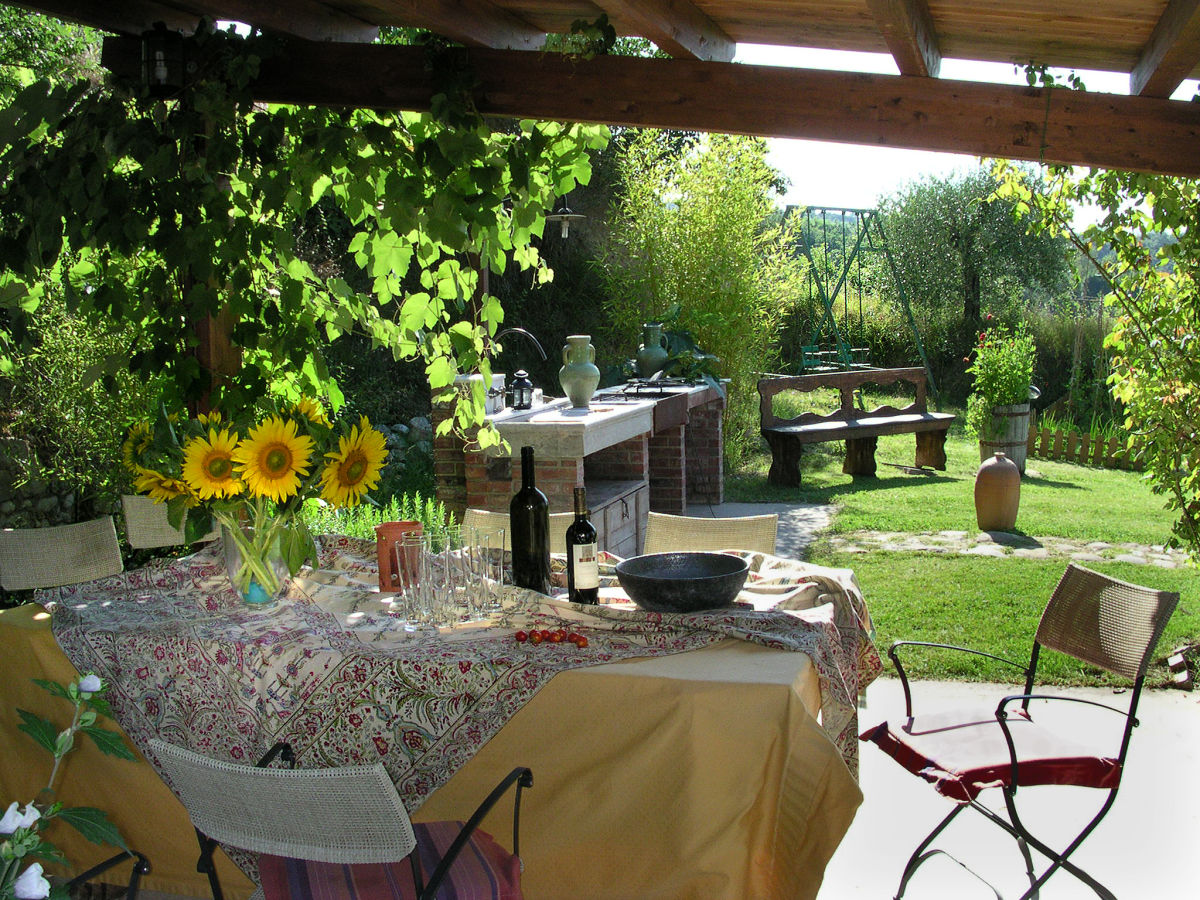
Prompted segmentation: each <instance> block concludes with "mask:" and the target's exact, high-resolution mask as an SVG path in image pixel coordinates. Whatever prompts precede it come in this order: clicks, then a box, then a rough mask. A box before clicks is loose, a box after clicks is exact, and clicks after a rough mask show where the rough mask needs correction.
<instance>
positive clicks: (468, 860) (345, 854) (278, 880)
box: [150, 739, 533, 900]
mask: <svg viewBox="0 0 1200 900" xmlns="http://www.w3.org/2000/svg"><path fill="white" fill-rule="evenodd" d="M150 750H151V752H152V753H153V755H154V757H155V758H156V759H157V760H158V762H159V764H160V765H161V766H162V768H163V770H164V771H165V772H166V775H167V779H168V782H169V783H170V785H171V787H172V788H173V789H174V790H175V792H176V793H177V794H178V795H179V798H180V800H182V801H183V805H184V806H185V807H186V808H187V811H188V815H189V816H190V817H191V820H192V824H193V825H194V826H195V828H196V837H197V839H198V840H199V842H200V861H199V863H198V864H197V868H198V870H199V871H201V872H204V873H205V874H206V875H207V876H208V880H209V885H210V887H211V889H212V894H213V900H223V897H224V895H223V893H222V891H221V884H220V882H219V880H218V878H217V871H216V867H215V865H214V864H213V859H212V855H213V852H214V850H215V849H216V847H217V843H218V842H220V843H222V844H226V845H228V846H231V847H237V848H240V849H243V850H249V851H252V852H254V853H258V854H259V857H258V869H259V876H260V879H261V881H262V884H261V891H262V895H263V896H265V898H266V900H302V898H305V897H320V898H323V900H343V898H345V900H349V898H358V900H370V898H397V900H399V898H404V900H412V898H417V900H434V898H438V897H473V898H479V900H485V898H494V900H518V898H520V896H521V887H520V871H521V860H520V821H521V819H520V817H521V791H522V789H523V788H527V787H531V786H532V785H533V773H532V772H530V770H529V769H526V768H520V767H518V768H515V769H513V770H512V771H511V772H510V773H509V774H508V775H507V776H505V777H504V778H503V779H502V780H501V781H500V783H499V784H498V785H497V786H496V787H495V789H494V790H493V791H492V792H491V794H489V795H488V796H487V798H486V799H484V801H483V803H481V804H480V805H479V808H478V809H476V810H475V812H474V814H473V815H472V816H471V818H470V819H468V820H467V821H466V823H463V822H431V823H420V824H413V823H412V822H410V821H409V818H408V811H407V810H406V809H405V808H404V804H403V803H402V802H401V800H400V796H399V794H397V793H396V788H395V785H393V784H392V781H391V779H390V778H389V777H388V774H387V772H386V771H385V770H384V768H383V765H382V764H381V763H376V764H374V765H371V766H345V767H338V768H330V769H296V768H286V769H279V768H270V763H271V762H272V761H273V760H274V759H275V758H276V757H278V758H279V759H280V760H281V761H283V762H285V763H288V764H289V765H290V766H294V765H295V758H294V756H293V755H292V750H291V747H290V746H289V745H287V744H276V745H275V746H274V747H272V748H271V751H270V752H269V753H267V755H266V756H265V757H263V759H262V760H260V762H259V763H258V765H257V766H248V765H241V764H238V763H228V762H220V761H218V760H214V759H209V758H208V757H205V756H201V755H200V754H198V753H193V752H192V751H190V750H186V749H184V748H182V747H177V746H175V745H173V744H168V743H166V742H164V741H161V740H158V739H154V740H152V741H151V742H150ZM513 785H516V796H515V799H514V803H513V838H512V841H513V851H512V853H509V852H508V851H507V850H505V849H504V848H503V847H501V846H500V845H499V844H498V843H497V842H496V841H495V840H494V839H493V838H492V836H491V835H489V834H488V833H487V832H485V831H483V830H482V829H480V828H479V827H478V826H479V823H480V822H482V821H483V819H484V817H485V816H486V815H487V813H488V812H489V811H490V810H491V808H492V807H493V806H494V805H495V804H496V802H497V801H498V800H499V799H500V798H501V797H502V796H503V795H504V794H505V793H506V792H507V791H508V790H509V788H511V787H513ZM405 870H408V871H405Z"/></svg>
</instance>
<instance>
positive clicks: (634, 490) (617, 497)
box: [587, 481, 650, 557]
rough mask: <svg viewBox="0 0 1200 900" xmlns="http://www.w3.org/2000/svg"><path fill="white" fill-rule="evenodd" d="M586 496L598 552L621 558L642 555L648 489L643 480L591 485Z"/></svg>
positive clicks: (648, 505)
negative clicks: (594, 529) (604, 551)
mask: <svg viewBox="0 0 1200 900" xmlns="http://www.w3.org/2000/svg"><path fill="white" fill-rule="evenodd" d="M587 497H588V507H589V508H590V509H591V521H592V524H593V525H595V526H596V532H597V542H598V543H599V545H600V549H601V550H607V551H608V552H609V553H612V554H615V555H616V556H620V557H630V556H637V555H638V554H639V553H641V548H642V545H643V543H644V540H645V530H646V517H647V513H648V512H649V510H650V486H649V485H648V484H647V483H646V482H644V481H597V482H591V483H589V484H588V485H587Z"/></svg>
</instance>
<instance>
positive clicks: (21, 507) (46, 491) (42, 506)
mask: <svg viewBox="0 0 1200 900" xmlns="http://www.w3.org/2000/svg"><path fill="white" fill-rule="evenodd" d="M36 470H37V466H36V461H35V460H34V459H33V453H32V451H31V450H30V447H29V444H27V443H26V442H25V441H21V440H16V439H15V438H0V528H42V527H45V526H48V525H64V524H66V523H68V522H74V521H76V518H75V516H76V494H75V488H74V487H73V486H72V485H70V484H66V483H63V482H59V481H40V480H38V479H36V478H30V477H29V473H30V472H31V471H36Z"/></svg>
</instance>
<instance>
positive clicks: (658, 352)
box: [636, 322, 669, 378]
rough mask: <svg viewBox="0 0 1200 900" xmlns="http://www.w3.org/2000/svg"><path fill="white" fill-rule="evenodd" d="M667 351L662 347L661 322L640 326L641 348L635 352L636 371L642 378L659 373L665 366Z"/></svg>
mask: <svg viewBox="0 0 1200 900" xmlns="http://www.w3.org/2000/svg"><path fill="white" fill-rule="evenodd" d="M668 356H669V354H668V353H667V349H666V348H665V347H664V346H663V333H662V323H661V322H647V323H646V324H645V325H643V326H642V346H641V347H639V348H638V352H637V357H636V359H637V370H638V375H640V376H642V378H649V377H650V376H651V375H653V374H654V373H655V372H661V371H662V369H663V366H665V365H666V364H667V357H668Z"/></svg>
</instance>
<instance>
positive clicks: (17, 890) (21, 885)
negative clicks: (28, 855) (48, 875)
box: [13, 863, 50, 900]
mask: <svg viewBox="0 0 1200 900" xmlns="http://www.w3.org/2000/svg"><path fill="white" fill-rule="evenodd" d="M13 896H14V897H16V898H17V900H42V898H44V897H49V896H50V882H49V881H47V880H46V879H45V878H43V877H42V864H41V863H33V864H32V865H31V866H30V867H29V868H28V869H26V870H25V871H24V872H22V873H21V877H20V878H18V879H17V880H16V882H14V884H13Z"/></svg>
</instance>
